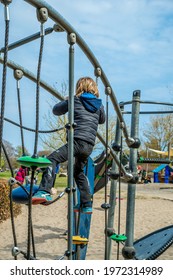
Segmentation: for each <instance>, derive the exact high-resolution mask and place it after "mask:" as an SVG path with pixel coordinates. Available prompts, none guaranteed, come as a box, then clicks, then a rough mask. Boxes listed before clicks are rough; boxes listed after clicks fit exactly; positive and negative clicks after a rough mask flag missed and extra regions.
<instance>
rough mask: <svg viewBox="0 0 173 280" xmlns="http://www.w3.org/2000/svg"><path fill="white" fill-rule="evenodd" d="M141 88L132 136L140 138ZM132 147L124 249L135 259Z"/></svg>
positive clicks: (134, 157) (127, 256) (134, 158)
mask: <svg viewBox="0 0 173 280" xmlns="http://www.w3.org/2000/svg"><path fill="white" fill-rule="evenodd" d="M139 101H140V90H136V91H134V92H133V100H132V117H131V137H133V138H134V139H135V138H136V139H137V138H138V135H139V110H140V102H139ZM138 147H139V146H137V147H133V148H130V159H129V168H130V170H131V172H132V174H133V179H132V180H131V181H129V183H128V197H127V213H126V236H127V240H126V242H125V246H124V248H123V250H122V253H123V256H124V258H125V259H133V257H134V255H135V249H134V246H133V242H134V217H135V192H136V181H137V150H136V149H135V148H138Z"/></svg>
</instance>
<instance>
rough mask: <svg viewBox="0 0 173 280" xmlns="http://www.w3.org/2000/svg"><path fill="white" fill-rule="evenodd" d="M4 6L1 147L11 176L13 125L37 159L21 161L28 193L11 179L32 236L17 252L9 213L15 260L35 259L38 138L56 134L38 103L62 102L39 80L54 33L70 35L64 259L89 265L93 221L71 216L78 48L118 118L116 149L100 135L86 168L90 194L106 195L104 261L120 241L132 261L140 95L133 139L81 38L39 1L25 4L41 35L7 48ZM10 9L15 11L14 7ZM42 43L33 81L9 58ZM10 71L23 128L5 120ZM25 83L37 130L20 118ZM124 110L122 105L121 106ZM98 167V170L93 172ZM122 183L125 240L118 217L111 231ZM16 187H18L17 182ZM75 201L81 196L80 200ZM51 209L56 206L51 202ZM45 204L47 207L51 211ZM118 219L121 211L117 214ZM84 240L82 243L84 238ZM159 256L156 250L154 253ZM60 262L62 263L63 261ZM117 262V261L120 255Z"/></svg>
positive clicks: (134, 102) (134, 113)
mask: <svg viewBox="0 0 173 280" xmlns="http://www.w3.org/2000/svg"><path fill="white" fill-rule="evenodd" d="M1 2H2V4H4V9H5V15H6V18H5V22H6V32H5V33H6V36H5V46H4V47H3V48H1V50H0V52H1V53H4V56H3V57H2V56H0V63H2V64H3V78H2V80H3V82H2V99H1V100H2V102H1V118H0V120H1V129H0V146H1V147H2V149H3V151H4V153H5V155H6V157H7V160H8V162H9V166H10V169H11V174H12V177H14V176H13V170H12V167H11V164H10V159H9V157H8V154H7V153H6V150H5V147H4V145H3V129H4V122H9V123H11V124H13V125H16V126H18V127H19V128H20V132H21V142H22V148H23V154H24V151H25V149H24V148H25V146H24V136H23V130H28V131H30V132H34V133H35V145H34V151H33V155H32V156H31V157H28V156H26V155H24V156H23V157H21V158H19V159H18V162H19V163H20V164H22V165H24V166H27V167H30V168H31V171H32V174H31V184H30V186H29V187H26V188H25V187H24V186H21V185H20V184H19V185H20V186H19V188H18V189H15V190H12V186H13V184H14V183H16V182H15V181H14V180H13V179H10V181H9V184H10V189H11V191H10V204H11V209H12V206H13V205H12V202H13V201H16V202H17V201H18V202H20V203H25V202H26V204H27V205H28V236H27V250H26V252H25V251H24V250H21V249H20V248H18V245H17V239H16V235H15V225H14V220H13V212H12V211H11V213H12V215H11V219H12V230H13V239H14V247H13V250H12V253H13V256H14V258H15V259H17V255H18V254H19V253H21V254H23V256H24V257H25V258H26V259H28V260H29V259H37V257H36V251H35V245H34V238H33V225H32V203H31V199H32V194H33V192H34V191H35V190H36V189H37V186H35V185H33V178H34V173H35V170H36V168H37V167H46V166H47V165H50V164H51V163H50V162H49V161H48V160H47V159H46V158H40V157H38V155H37V147H38V135H39V133H53V132H55V131H40V130H39V111H40V110H39V105H40V104H39V101H40V88H44V89H45V90H46V91H47V92H49V93H50V94H51V95H53V96H55V97H56V98H57V99H59V100H63V97H62V96H61V95H60V93H59V92H58V91H57V90H55V89H54V88H52V87H51V86H50V85H49V84H48V83H46V82H45V81H43V80H42V79H41V75H40V74H41V73H40V72H41V64H42V59H43V47H44V37H45V35H46V36H47V35H51V34H52V33H53V32H60V31H61V32H62V31H63V32H66V33H67V42H68V45H69V105H70V108H69V118H68V124H67V126H66V128H67V129H68V136H69V137H68V138H69V142H68V145H69V151H70V152H69V158H68V186H67V188H66V189H65V191H64V192H62V193H61V194H60V195H59V196H58V197H57V198H56V199H55V201H53V203H54V202H56V201H57V200H58V199H60V198H61V196H62V195H64V194H65V193H67V195H68V213H67V215H68V240H67V250H66V251H65V253H64V256H63V257H67V258H68V259H69V260H73V259H85V258H86V250H87V244H88V239H89V230H90V222H91V215H90V216H89V215H88V216H86V215H85V214H82V213H79V214H78V216H77V217H76V216H75V215H74V213H73V200H74V196H75V194H76V188H75V186H74V184H73V130H74V116H73V102H74V99H73V95H74V60H75V45H76V44H77V45H78V46H79V47H80V48H81V50H82V51H83V53H84V55H86V56H87V57H88V59H89V61H90V62H91V64H92V66H93V68H94V75H95V78H96V81H98V80H100V81H101V82H102V83H103V85H104V87H105V93H106V111H107V115H108V99H109V100H110V101H111V102H112V104H113V108H114V111H115V112H116V114H117V126H116V135H115V143H114V145H113V146H112V147H110V146H109V145H108V139H107V135H106V140H104V139H103V137H102V136H101V135H100V134H99V133H98V134H97V137H98V139H99V140H100V142H101V143H102V144H103V145H104V146H105V152H104V153H103V154H101V156H100V158H99V159H98V160H96V162H95V163H92V160H91V159H89V162H88V166H90V167H89V168H87V167H88V166H87V167H86V172H88V173H87V174H88V177H89V178H90V185H91V188H92V190H91V191H92V193H93V194H95V193H96V192H97V191H99V190H100V189H101V188H103V187H104V189H105V203H103V205H102V208H103V209H104V210H105V254H104V258H105V259H110V255H111V242H112V240H114V241H116V242H117V244H118V254H119V245H120V242H121V243H123V244H124V242H125V246H124V248H123V256H124V258H126V259H129V258H130V259H134V258H135V253H136V249H135V246H134V234H133V232H134V215H135V204H134V200H135V187H136V183H137V180H138V177H137V170H136V163H137V160H138V159H137V149H138V148H139V146H140V141H139V138H138V137H139V131H138V130H139V129H138V123H139V109H140V102H141V101H140V91H139V90H136V91H134V92H133V100H132V112H131V113H132V120H131V124H132V125H131V133H130V136H129V133H128V130H127V127H126V124H125V122H124V118H123V113H122V107H123V106H122V104H118V102H117V99H116V96H115V94H114V91H113V89H112V87H111V85H110V83H109V81H108V79H107V77H106V75H105V73H104V71H103V69H102V67H101V65H100V64H99V62H98V61H97V59H96V58H95V56H94V55H93V53H92V52H91V50H90V49H89V47H88V46H87V44H86V43H85V41H84V40H83V39H82V38H81V37H80V35H79V34H78V33H77V31H76V30H75V29H74V28H73V27H72V26H71V25H70V24H69V23H68V22H67V21H66V20H65V19H64V18H63V17H62V16H61V15H60V14H59V13H58V12H57V11H56V10H55V9H53V8H52V7H51V6H50V5H48V4H47V3H46V2H45V1H41V0H25V2H26V3H27V4H30V5H32V6H33V7H34V8H36V11H37V18H38V21H39V22H40V26H41V31H40V32H39V33H35V34H33V35H31V36H29V37H26V38H24V39H22V40H20V41H17V42H14V43H12V44H10V45H9V44H8V33H9V32H8V31H9V13H8V10H9V5H10V4H13V3H11V2H12V1H1ZM11 6H12V5H11ZM48 18H50V19H51V20H52V21H53V22H54V23H55V24H54V26H53V28H48V29H44V23H45V22H46V21H47V19H48ZM36 39H40V51H39V59H38V67H37V74H36V75H34V74H33V73H31V72H30V71H28V70H27V69H25V68H24V67H23V66H21V65H19V64H17V63H16V62H13V61H10V60H8V52H9V51H10V50H12V49H15V48H18V47H20V46H22V45H25V44H26V43H29V42H31V41H33V40H36ZM7 67H9V68H11V69H12V70H14V78H15V79H16V83H17V92H18V105H19V106H18V107H19V119H20V123H19V124H17V123H15V122H14V121H12V120H9V119H7V118H5V114H4V112H5V110H4V109H5V105H6V100H5V97H6V82H7V81H6V77H7V75H6V72H7ZM23 77H25V78H27V79H29V80H31V81H32V82H34V83H36V120H35V127H36V128H35V129H30V128H28V127H25V126H23V122H22V114H21V109H20V108H21V104H20V80H22V78H23ZM123 105H124V104H123ZM108 125H109V124H108V119H107V121H106V134H107V131H108ZM122 137H124V138H125V140H126V143H127V145H128V147H129V148H130V157H129V171H127V170H126V169H125V167H124V166H123V164H122V162H121V156H122ZM94 165H95V169H94ZM109 167H112V170H111V172H110V171H109V172H108V169H109ZM108 177H110V178H111V179H112V182H111V189H110V201H109V203H108V201H107V181H108ZM120 177H123V178H124V180H125V181H126V182H128V201H127V222H126V235H123V234H121V231H120V230H121V229H120V219H121V217H120V214H119V226H118V232H116V231H115V230H114V229H113V220H114V210H115V204H114V203H115V200H116V199H115V197H116V184H117V181H118V180H119V192H120V191H121V185H120ZM17 183H18V182H17ZM76 197H77V196H76ZM50 203H52V202H50ZM48 204H49V203H48ZM48 204H47V206H48ZM119 213H120V209H119ZM83 235H84V237H83ZM31 245H32V251H33V252H32V253H31ZM155 250H157V248H156V249H155ZM63 257H62V258H63ZM117 258H118V255H117Z"/></svg>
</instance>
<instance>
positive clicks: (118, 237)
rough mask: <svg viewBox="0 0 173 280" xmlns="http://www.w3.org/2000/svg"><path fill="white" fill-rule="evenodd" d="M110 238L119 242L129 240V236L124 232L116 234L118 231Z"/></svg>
mask: <svg viewBox="0 0 173 280" xmlns="http://www.w3.org/2000/svg"><path fill="white" fill-rule="evenodd" d="M110 238H111V239H112V240H114V241H117V242H124V241H125V240H127V236H125V235H124V234H116V233H114V234H112V235H111V236H110Z"/></svg>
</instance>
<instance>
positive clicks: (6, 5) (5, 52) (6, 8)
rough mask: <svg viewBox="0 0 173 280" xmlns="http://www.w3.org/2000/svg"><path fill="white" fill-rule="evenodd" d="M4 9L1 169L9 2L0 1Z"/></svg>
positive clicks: (0, 128)
mask: <svg viewBox="0 0 173 280" xmlns="http://www.w3.org/2000/svg"><path fill="white" fill-rule="evenodd" d="M1 2H2V3H3V4H4V9H5V43H4V61H3V74H2V95H1V119H0V167H1V155H2V154H1V151H2V150H1V147H2V141H3V124H4V111H5V97H6V78H7V59H8V40H9V26H10V17H9V7H8V4H10V2H11V1H1Z"/></svg>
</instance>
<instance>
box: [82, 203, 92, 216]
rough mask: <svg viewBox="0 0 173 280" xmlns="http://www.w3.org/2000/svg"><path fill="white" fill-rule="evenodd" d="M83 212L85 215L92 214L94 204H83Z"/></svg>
mask: <svg viewBox="0 0 173 280" xmlns="http://www.w3.org/2000/svg"><path fill="white" fill-rule="evenodd" d="M81 212H82V213H84V214H92V212H93V209H92V202H91V201H89V202H86V203H83V204H82V209H81Z"/></svg>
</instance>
